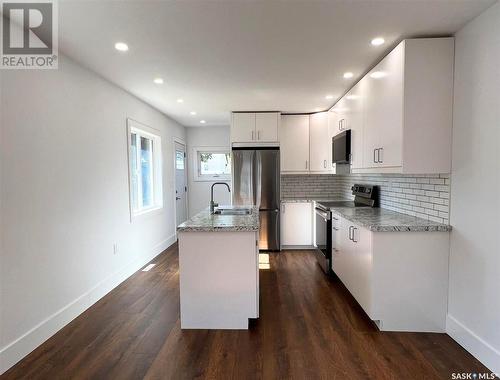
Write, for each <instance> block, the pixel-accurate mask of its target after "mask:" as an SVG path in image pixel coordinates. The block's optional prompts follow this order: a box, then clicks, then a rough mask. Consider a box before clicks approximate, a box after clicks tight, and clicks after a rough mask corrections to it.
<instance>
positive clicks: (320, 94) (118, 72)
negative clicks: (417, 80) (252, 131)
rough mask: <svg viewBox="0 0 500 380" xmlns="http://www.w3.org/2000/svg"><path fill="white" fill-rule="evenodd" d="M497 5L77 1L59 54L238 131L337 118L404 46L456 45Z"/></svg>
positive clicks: (63, 4) (162, 103)
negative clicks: (250, 122)
mask: <svg viewBox="0 0 500 380" xmlns="http://www.w3.org/2000/svg"><path fill="white" fill-rule="evenodd" d="M494 2H495V0H428V1H425V0H404V1H403V0H401V1H398V0H391V1H386V0H380V1H379V0H367V1H362V0H344V1H306V0H303V1H208V0H202V1H175V2H172V1H138V0H135V1H102V0H101V1H69V0H66V1H60V3H59V14H60V15H59V37H60V50H61V51H63V52H64V53H66V54H67V55H69V56H70V57H72V58H73V59H75V60H76V61H78V62H80V63H81V64H82V65H84V66H86V67H88V68H90V69H91V70H93V71H95V72H97V73H98V74H100V75H102V76H103V77H104V78H106V79H108V80H109V81H111V82H113V83H115V84H116V85H118V86H120V87H122V88H123V89H125V90H127V91H129V92H130V93H132V94H134V95H136V96H137V97H139V98H141V99H143V100H144V101H145V102H147V103H149V104H151V105H152V106H154V107H155V108H157V109H159V110H160V111H162V112H164V113H165V114H167V115H169V116H171V117H172V118H174V119H175V120H177V121H178V122H179V123H181V124H183V125H185V126H200V123H199V121H200V120H201V119H204V120H206V121H207V123H206V124H205V125H227V124H228V123H229V112H230V111H232V110H238V111H242V110H279V111H283V112H312V111H315V110H317V109H322V110H323V109H327V108H329V107H330V106H331V105H333V103H334V102H335V99H336V98H338V97H339V96H341V95H342V94H343V93H344V92H345V91H346V90H348V88H349V87H351V86H352V84H353V83H355V82H356V81H357V80H358V79H359V78H360V77H361V75H362V74H363V73H364V72H366V71H367V70H368V69H369V68H370V67H371V66H372V65H373V64H374V63H376V62H377V61H378V60H379V59H380V58H381V57H382V56H383V55H384V54H386V53H387V51H388V50H389V49H390V48H391V47H393V46H394V45H395V43H396V42H398V41H399V40H401V39H402V38H405V37H417V36H418V37H419V36H437V35H450V34H453V33H454V32H455V31H457V30H458V29H460V27H461V26H462V25H464V24H465V23H466V22H467V21H468V20H470V19H471V18H473V17H475V16H476V15H478V14H479V13H480V12H481V11H482V10H484V9H486V8H487V7H488V6H489V5H491V4H492V3H494ZM376 36H383V37H384V38H385V40H386V44H384V45H382V46H379V47H373V46H371V45H370V40H371V39H372V38H373V37H376ZM117 41H124V42H126V43H127V44H128V46H129V48H130V50H129V51H128V52H126V53H120V52H118V51H116V50H115V49H114V43H115V42H117ZM345 71H352V72H353V73H354V77H353V78H352V79H350V80H345V79H343V78H342V74H343V73H344V72H345ZM158 76H159V77H162V78H163V79H164V81H165V83H164V84H163V85H156V84H154V83H153V78H155V77H158ZM327 94H331V95H333V96H334V98H335V99H333V100H326V99H325V95H327ZM178 98H182V99H184V103H182V104H180V103H177V101H176V100H177V99H178ZM193 110H194V111H196V112H197V115H196V116H191V115H190V114H189V112H190V111H193Z"/></svg>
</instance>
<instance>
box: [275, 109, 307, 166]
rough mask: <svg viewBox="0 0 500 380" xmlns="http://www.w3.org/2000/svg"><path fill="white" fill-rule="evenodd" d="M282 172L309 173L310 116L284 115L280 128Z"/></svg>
mask: <svg viewBox="0 0 500 380" xmlns="http://www.w3.org/2000/svg"><path fill="white" fill-rule="evenodd" d="M279 136H280V152H281V163H280V165H281V171H282V172H291V173H308V172H309V115H282V116H281V123H280V127H279Z"/></svg>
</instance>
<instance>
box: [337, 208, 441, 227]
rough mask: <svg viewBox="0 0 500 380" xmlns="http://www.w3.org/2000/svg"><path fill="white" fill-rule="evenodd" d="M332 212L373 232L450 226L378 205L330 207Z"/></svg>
mask: <svg viewBox="0 0 500 380" xmlns="http://www.w3.org/2000/svg"><path fill="white" fill-rule="evenodd" d="M330 209H331V210H332V213H334V214H337V215H340V216H342V217H343V218H345V219H347V220H349V221H351V222H353V223H355V224H357V225H359V226H361V227H365V228H366V229H368V230H370V231H373V232H425V231H429V232H448V231H451V226H450V225H448V224H442V223H437V222H433V221H430V220H425V219H422V218H417V217H415V216H411V215H406V214H402V213H400V212H396V211H391V210H387V209H383V208H378V207H374V208H372V207H356V208H355V207H332V208H330Z"/></svg>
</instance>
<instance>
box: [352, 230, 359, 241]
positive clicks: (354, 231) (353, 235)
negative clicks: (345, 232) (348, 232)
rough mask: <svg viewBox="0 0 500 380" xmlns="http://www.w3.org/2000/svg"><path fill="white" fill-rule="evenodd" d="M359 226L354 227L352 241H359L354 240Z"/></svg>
mask: <svg viewBox="0 0 500 380" xmlns="http://www.w3.org/2000/svg"><path fill="white" fill-rule="evenodd" d="M357 229H358V228H357V227H352V241H353V242H354V243H357V242H358V241H357V240H354V239H355V233H356V232H355V231H356V230H357Z"/></svg>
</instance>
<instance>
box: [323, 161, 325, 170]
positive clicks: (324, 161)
mask: <svg viewBox="0 0 500 380" xmlns="http://www.w3.org/2000/svg"><path fill="white" fill-rule="evenodd" d="M323 167H324V168H325V169H326V160H324V161H323Z"/></svg>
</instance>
